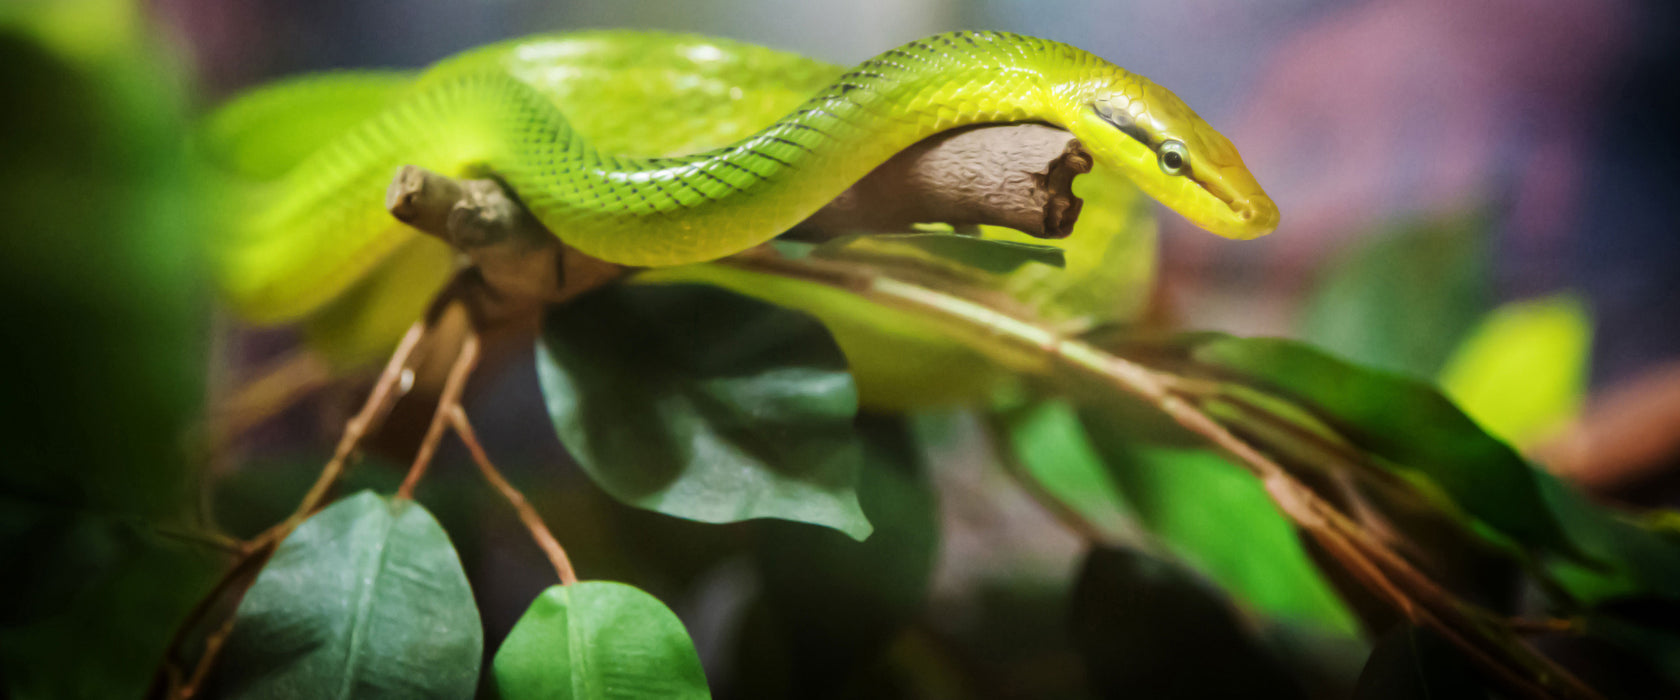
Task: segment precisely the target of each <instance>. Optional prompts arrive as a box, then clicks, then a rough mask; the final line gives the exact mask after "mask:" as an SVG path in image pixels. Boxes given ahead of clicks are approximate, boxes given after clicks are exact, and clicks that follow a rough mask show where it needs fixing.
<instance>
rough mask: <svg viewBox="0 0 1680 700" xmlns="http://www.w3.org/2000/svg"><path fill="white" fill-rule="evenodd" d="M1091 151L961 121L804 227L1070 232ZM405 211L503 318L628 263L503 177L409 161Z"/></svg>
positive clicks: (1057, 133)
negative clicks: (592, 253)
mask: <svg viewBox="0 0 1680 700" xmlns="http://www.w3.org/2000/svg"><path fill="white" fill-rule="evenodd" d="M1090 170H1091V156H1090V154H1088V153H1086V152H1085V150H1084V148H1083V147H1081V146H1080V145H1079V141H1078V140H1076V139H1074V138H1073V136H1072V135H1071V134H1069V133H1068V132H1066V131H1063V130H1061V129H1057V128H1054V127H1049V126H1044V125H1042V124H1014V125H1004V126H985V127H975V128H970V129H958V130H954V131H950V132H946V133H942V134H938V135H935V136H932V137H930V138H927V139H925V140H923V141H921V142H919V143H917V144H916V145H914V146H911V147H910V148H908V149H906V150H904V151H903V152H901V153H899V154H898V155H897V156H894V157H893V158H892V159H891V160H888V161H887V162H886V163H884V164H882V165H881V166H880V167H878V168H876V169H875V170H874V171H872V172H871V173H870V174H869V175H868V176H866V177H864V178H863V179H862V180H860V181H859V182H858V183H857V184H855V185H853V186H852V187H851V189H848V190H846V191H845V192H844V193H843V194H841V195H840V196H839V197H838V198H836V199H835V200H834V201H833V202H831V203H830V204H829V205H828V206H826V207H824V208H823V209H822V210H821V211H818V212H817V213H816V214H814V215H812V216H811V217H810V218H808V219H806V220H805V221H804V222H803V223H801V224H800V225H799V226H798V227H796V228H795V229H794V233H795V234H796V235H798V236H800V237H804V238H816V239H826V238H832V237H835V236H840V235H844V234H850V233H859V232H866V233H881V232H905V231H909V230H910V228H911V225H912V224H917V223H935V222H937V223H948V224H953V225H959V226H967V225H977V224H986V225H997V226H1007V227H1009V228H1014V229H1018V230H1021V231H1024V232H1026V233H1028V234H1031V235H1034V236H1039V237H1049V238H1060V237H1063V236H1066V235H1067V234H1068V233H1070V232H1072V231H1073V225H1074V223H1075V222H1076V221H1078V219H1079V210H1080V206H1081V201H1080V200H1079V198H1078V197H1075V196H1074V195H1073V178H1074V176H1076V175H1079V174H1081V173H1086V172H1090ZM385 205H386V208H387V209H389V210H390V212H391V215H392V216H394V217H396V219H397V220H398V221H402V222H403V223H406V224H408V225H410V226H412V227H414V228H415V229H417V230H419V231H420V232H422V233H425V234H428V235H431V236H435V237H437V238H439V239H441V240H443V241H444V242H446V243H448V244H449V245H451V246H453V247H454V248H455V249H457V250H459V251H461V252H462V253H463V254H465V255H466V257H467V258H468V259H469V260H470V261H471V263H472V266H473V267H475V268H476V269H477V270H478V271H479V273H480V274H481V275H482V276H483V280H484V284H485V287H486V288H487V291H488V294H486V295H485V298H484V299H483V300H482V301H483V307H482V308H480V309H477V311H478V312H479V315H480V316H481V318H482V320H483V321H484V322H485V323H487V324H489V325H495V324H497V323H499V322H501V321H502V320H505V319H507V318H509V317H510V316H514V315H520V314H530V313H536V312H537V311H538V310H539V309H540V308H541V306H542V305H543V304H551V303H557V302H562V301H565V300H567V299H571V298H573V297H575V296H577V295H579V294H582V293H584V292H587V291H589V290H591V289H595V288H597V287H600V286H602V285H604V284H607V283H610V282H612V281H615V280H617V279H619V278H620V277H622V276H623V275H625V274H626V273H627V272H628V269H627V268H625V267H623V266H620V265H614V264H612V263H607V262H603V261H600V260H596V259H595V258H592V257H589V256H587V255H584V254H582V253H580V252H578V251H576V250H574V249H572V248H570V247H568V246H566V245H565V244H563V243H561V242H560V240H559V239H558V238H556V237H555V236H554V235H553V234H552V233H550V232H548V230H547V229H545V228H543V226H542V224H540V223H538V222H537V221H536V220H535V219H534V218H533V217H532V216H531V215H530V213H529V212H527V211H525V209H524V207H522V206H520V205H519V203H518V202H517V201H515V200H514V199H513V198H512V197H511V196H509V195H508V193H507V191H506V190H505V189H504V188H503V187H502V186H501V183H499V182H497V181H495V180H489V179H481V180H456V179H454V178H450V177H446V176H444V175H440V174H438V173H434V172H431V171H429V170H426V169H424V168H420V167H417V166H412V165H405V166H403V167H402V168H401V169H400V170H398V172H397V174H396V177H394V178H393V179H392V180H391V186H390V188H389V189H388V190H387V191H386V196H385Z"/></svg>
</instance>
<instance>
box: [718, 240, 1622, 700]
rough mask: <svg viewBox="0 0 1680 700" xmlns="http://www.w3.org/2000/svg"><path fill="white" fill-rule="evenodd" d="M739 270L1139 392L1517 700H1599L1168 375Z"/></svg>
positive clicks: (904, 295) (864, 279) (1084, 346)
mask: <svg viewBox="0 0 1680 700" xmlns="http://www.w3.org/2000/svg"><path fill="white" fill-rule="evenodd" d="M723 264H726V265H731V266H734V267H737V268H739V269H743V270H747V271H751V272H758V273H762V274H769V275H776V276H780V277H787V278H792V279H799V280H803V281H807V282H814V283H818V284H825V285H828V286H832V287H836V288H839V289H842V290H845V291H849V292H851V293H853V294H857V295H858V296H861V297H864V298H866V299H868V300H870V301H872V302H875V303H879V304H881V305H883V306H888V307H891V308H895V309H899V310H902V311H907V312H911V313H915V314H917V315H919V316H922V317H924V318H927V319H928V320H929V321H931V322H933V323H934V324H935V325H936V326H938V327H940V328H944V329H948V330H951V331H953V332H954V334H955V335H957V336H958V337H960V338H963V339H965V340H966V341H967V342H969V343H970V344H971V345H972V346H973V347H974V348H975V349H976V350H979V351H981V352H984V353H986V354H987V355H988V356H990V357H992V358H993V359H995V360H997V361H999V362H1001V363H1004V364H1006V365H1007V366H1012V367H1018V366H1020V364H1021V361H1022V359H1023V357H1025V356H1037V357H1039V358H1042V359H1043V360H1044V361H1046V364H1047V366H1049V367H1051V368H1060V369H1061V370H1065V371H1071V372H1073V373H1075V374H1077V375H1081V376H1082V377H1084V378H1086V379H1090V380H1096V381H1100V382H1102V383H1104V384H1107V385H1109V386H1112V387H1113V388H1115V389H1118V390H1120V391H1122V392H1124V393H1126V394H1130V395H1133V396H1136V397H1139V398H1141V399H1143V400H1145V401H1147V402H1148V403H1150V404H1151V405H1153V406H1154V407H1155V408H1156V409H1157V410H1160V411H1161V412H1163V413H1165V414H1167V415H1168V416H1170V417H1171V418H1173V419H1174V420H1175V421H1176V422H1178V423H1179V424H1180V425H1182V426H1183V427H1185V428H1186V429H1188V430H1190V431H1191V432H1193V433H1195V434H1197V435H1199V436H1201V437H1202V438H1203V439H1206V440H1207V441H1208V442H1209V443H1211V444H1212V445H1214V446H1216V447H1218V448H1219V449H1221V450H1223V451H1225V452H1227V453H1228V454H1230V455H1231V456H1232V457H1233V458H1235V460H1236V461H1237V463H1238V464H1240V465H1242V466H1243V467H1245V468H1247V469H1248V470H1249V471H1250V472H1251V473H1253V474H1254V475H1255V476H1256V477H1257V478H1259V479H1260V480H1261V482H1262V483H1263V484H1264V485H1265V487H1266V491H1267V493H1268V494H1269V495H1270V496H1271V498H1272V501H1273V503H1275V504H1276V505H1277V506H1278V508H1279V510H1280V511H1282V512H1283V513H1284V515H1285V516H1287V517H1288V518H1289V519H1290V520H1291V521H1292V522H1294V523H1295V524H1296V525H1297V526H1298V527H1301V528H1302V529H1303V530H1305V531H1306V532H1308V533H1309V534H1311V535H1312V536H1313V537H1314V538H1315V539H1316V540H1317V541H1318V542H1319V543H1320V544H1321V545H1323V546H1324V547H1325V549H1326V550H1327V551H1329V552H1330V553H1331V555H1332V556H1333V557H1335V558H1336V560H1337V561H1339V562H1341V563H1342V565H1343V566H1344V567H1346V568H1347V569H1348V571H1349V572H1350V573H1352V574H1353V575H1354V576H1355V577H1356V578H1358V579H1359V580H1361V581H1362V582H1364V583H1366V585H1368V586H1369V587H1371V588H1372V590H1373V591H1374V592H1376V593H1377V594H1378V595H1379V596H1381V597H1382V598H1384V599H1386V600H1387V601H1388V602H1389V603H1390V604H1391V605H1393V606H1394V607H1395V608H1396V609H1398V610H1399V611H1400V612H1401V613H1402V614H1404V615H1405V616H1406V617H1407V618H1408V619H1410V620H1412V621H1414V622H1416V623H1418V624H1421V625H1425V626H1428V627H1430V628H1432V629H1435V630H1437V631H1438V632H1440V633H1441V634H1442V635H1443V636H1444V637H1446V638H1447V639H1448V640H1449V641H1451V642H1452V643H1454V644H1455V645H1456V646H1458V647H1459V648H1460V649H1462V650H1463V651H1465V652H1466V653H1467V654H1468V655H1470V656H1471V657H1472V658H1473V659H1475V660H1476V661H1477V662H1479V663H1480V664H1481V665H1482V666H1483V667H1484V668H1486V669H1487V670H1488V671H1489V672H1491V673H1493V674H1494V675H1495V676H1496V677H1498V678H1499V679H1500V680H1501V681H1503V682H1504V683H1505V684H1506V685H1507V686H1509V688H1510V689H1511V690H1513V691H1515V692H1518V693H1520V694H1521V695H1522V696H1524V697H1533V698H1553V697H1555V698H1572V699H1575V698H1578V699H1582V700H1588V699H1596V698H1600V697H1601V696H1600V695H1599V694H1598V693H1597V692H1595V691H1593V690H1592V689H1591V688H1589V687H1587V686H1586V685H1585V684H1583V683H1581V681H1580V680H1579V679H1577V678H1575V677H1574V676H1573V675H1572V674H1570V673H1569V672H1568V671H1566V670H1565V669H1563V668H1562V667H1560V666H1558V665H1557V664H1556V663H1554V662H1552V661H1551V660H1550V659H1548V658H1546V657H1545V656H1542V655H1540V654H1538V653H1537V652H1535V651H1534V650H1532V649H1530V648H1529V647H1527V646H1526V645H1525V644H1523V643H1522V642H1521V640H1520V639H1518V637H1517V635H1516V634H1515V633H1514V632H1513V631H1512V630H1511V629H1510V627H1509V626H1508V625H1505V624H1503V623H1502V622H1501V621H1499V619H1498V618H1497V617H1496V616H1494V615H1493V614H1492V613H1491V612H1489V611H1485V610H1482V609H1480V608H1477V607H1475V606H1472V605H1470V604H1469V603H1467V602H1465V601H1462V600H1460V599H1458V598H1457V597H1456V596H1454V595H1452V594H1451V593H1450V592H1448V591H1446V590H1445V589H1443V588H1441V587H1440V586H1439V585H1437V584H1436V583H1435V582H1434V581H1433V580H1431V579H1430V578H1428V577H1427V576H1425V575H1424V574H1423V573H1422V572H1420V571H1418V570H1417V569H1416V568H1415V567H1413V566H1412V565H1411V564H1410V563H1409V562H1407V561H1406V560H1405V559H1404V558H1403V557H1401V556H1400V555H1398V554H1396V553H1394V552H1393V551H1392V550H1390V549H1389V548H1388V547H1387V546H1385V545H1384V544H1382V543H1381V542H1380V541H1378V540H1377V539H1376V538H1373V537H1371V536H1370V535H1369V534H1368V533H1366V532H1365V531H1364V530H1363V529H1362V528H1360V527H1359V526H1358V525H1357V524H1356V523H1354V522H1353V521H1352V520H1350V519H1348V518H1347V517H1346V516H1344V515H1343V514H1342V513H1340V512H1339V511H1337V510H1336V509H1335V508H1334V507H1333V506H1331V505H1330V504H1329V503H1327V502H1326V501H1324V500H1323V499H1322V498H1320V497H1319V496H1318V495H1317V494H1316V493H1314V492H1313V491H1312V490H1311V489H1310V488H1308V487H1307V486H1306V485H1304V484H1302V483H1301V482H1300V481H1299V480H1297V479H1295V478H1294V476H1292V475H1291V474H1289V472H1288V471H1287V470H1285V469H1284V468H1283V466H1282V465H1280V464H1279V463H1278V462H1276V461H1275V460H1273V459H1272V458H1271V457H1269V456H1267V455H1266V454H1265V453H1263V452H1262V451H1261V450H1259V449H1257V448H1256V447H1255V446H1253V445H1251V444H1249V443H1247V442H1245V441H1243V440H1242V439H1240V438H1238V437H1237V436H1236V435H1234V434H1233V433H1231V432H1230V431H1229V430H1227V429H1226V428H1225V427H1224V426H1223V425H1221V424H1219V422H1218V421H1216V420H1214V419H1213V418H1212V417H1211V416H1209V415H1208V414H1207V413H1205V412H1203V411H1202V410H1201V409H1200V408H1198V407H1197V406H1195V405H1194V404H1192V403H1191V402H1190V401H1188V400H1186V398H1185V397H1184V396H1181V395H1180V394H1179V393H1177V392H1175V391H1173V390H1172V389H1171V386H1172V383H1173V377H1172V375H1168V374H1165V373H1161V372H1157V371H1155V370H1152V369H1150V368H1147V367H1144V366H1142V365H1139V364H1136V363H1133V362H1131V361H1128V360H1126V359H1124V358H1122V357H1119V356H1117V355H1114V354H1112V353H1109V352H1107V351H1104V350H1102V349H1100V348H1098V347H1096V346H1094V345H1091V344H1090V343H1086V342H1083V341H1080V340H1077V339H1071V338H1065V337H1062V336H1061V335H1059V334H1057V333H1055V332H1053V331H1050V330H1046V329H1044V328H1042V327H1040V326H1038V325H1036V324H1034V323H1033V322H1032V321H1030V320H1028V319H1023V318H1018V317H1015V316H1012V315H1010V314H1008V313H1005V312H1003V311H999V310H997V309H993V308H990V307H987V306H985V305H983V304H980V303H977V302H975V301H972V300H970V299H967V298H964V297H962V296H959V295H958V294H955V293H953V292H950V291H945V290H936V289H932V288H929V287H924V286H919V285H915V284H910V283H906V282H903V281H899V280H896V279H892V278H890V277H885V276H882V275H879V274H874V273H872V272H870V271H868V270H864V269H858V268H856V267H845V266H838V265H834V264H832V263H826V262H824V261H821V260H811V259H803V260H787V259H784V258H781V257H780V256H777V255H775V254H774V253H773V252H770V251H766V250H763V249H759V250H755V251H749V252H748V253H746V254H743V255H740V256H736V257H735V258H731V259H729V260H726V261H724V262H723Z"/></svg>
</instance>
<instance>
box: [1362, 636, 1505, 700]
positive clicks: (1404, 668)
mask: <svg viewBox="0 0 1680 700" xmlns="http://www.w3.org/2000/svg"><path fill="white" fill-rule="evenodd" d="M1353 697H1354V698H1355V699H1356V700H1389V699H1391V698H1392V699H1393V700H1412V699H1413V698H1488V697H1496V696H1494V695H1493V694H1491V693H1489V692H1488V689H1487V688H1486V687H1485V685H1484V681H1483V679H1482V677H1481V674H1480V673H1478V672H1477V670H1476V668H1475V667H1474V666H1472V665H1471V664H1470V661H1469V660H1468V659H1466V658H1465V657H1464V653H1463V652H1462V651H1459V650H1458V649H1457V648H1455V647H1453V646H1452V645H1451V644H1450V643H1448V642H1447V641H1446V640H1443V639H1441V637H1440V636H1439V635H1436V634H1435V633H1434V632H1431V631H1429V630H1427V629H1423V628H1420V627H1414V626H1412V625H1399V626H1397V627H1395V628H1394V629H1392V630H1389V632H1388V633H1387V634H1384V635H1383V636H1382V639H1380V640H1377V645H1376V647H1375V648H1373V649H1372V650H1371V657H1370V658H1369V659H1368V660H1366V662H1365V670H1364V671H1361V672H1360V674H1359V686H1358V687H1357V688H1356V689H1355V690H1354V694H1353Z"/></svg>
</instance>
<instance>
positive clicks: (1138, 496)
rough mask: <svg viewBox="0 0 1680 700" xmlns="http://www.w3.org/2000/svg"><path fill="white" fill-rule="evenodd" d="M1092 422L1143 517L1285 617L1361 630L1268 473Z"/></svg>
mask: <svg viewBox="0 0 1680 700" xmlns="http://www.w3.org/2000/svg"><path fill="white" fill-rule="evenodd" d="M1083 420H1084V423H1085V426H1086V428H1087V430H1088V431H1089V435H1090V439H1091V441H1092V443H1094V444H1095V445H1096V448H1097V450H1098V452H1099V453H1100V454H1101V455H1102V456H1103V459H1104V461H1105V462H1106V463H1107V465H1108V468H1109V470H1110V472H1111V474H1112V475H1113V478H1114V479H1115V481H1116V482H1117V483H1118V484H1119V486H1120V492H1121V493H1122V494H1124V497H1125V499H1126V503H1127V505H1129V506H1130V507H1131V509H1132V511H1133V512H1134V513H1135V514H1136V517H1137V519H1138V521H1139V522H1140V523H1141V524H1142V525H1143V526H1144V527H1145V528H1147V529H1148V530H1149V531H1150V532H1152V533H1154V534H1155V535H1156V536H1157V537H1159V538H1161V540H1162V541H1163V542H1165V543H1166V544H1167V546H1168V547H1169V548H1171V550H1172V551H1173V553H1174V554H1177V555H1178V556H1179V557H1181V558H1182V559H1183V560H1184V561H1185V562H1186V563H1188V564H1190V565H1192V566H1194V567H1195V568H1196V570H1197V571H1198V572H1201V573H1202V574H1203V575H1205V576H1207V577H1208V578H1210V579H1212V580H1213V581H1215V582H1217V583H1218V584H1219V585H1220V586H1222V587H1224V588H1225V589H1226V590H1228V591H1230V592H1231V595H1232V596H1233V597H1235V598H1237V599H1238V600H1241V601H1243V602H1245V603H1247V604H1250V605H1253V606H1255V607H1256V608H1259V609H1261V610H1264V611H1266V613H1267V614H1269V615H1272V616H1274V617H1277V618H1279V619H1282V620H1290V621H1294V622H1300V623H1305V624H1309V625H1313V626H1315V627H1317V628H1319V629H1321V630H1325V631H1328V632H1334V633H1337V634H1342V635H1354V634H1356V633H1357V631H1358V625H1357V623H1356V622H1355V620H1354V619H1353V615H1352V614H1351V613H1350V612H1349V611H1348V609H1347V607H1346V606H1345V605H1344V604H1343V603H1342V601H1341V599H1340V598H1338V597H1337V596H1336V594H1335V592H1334V591H1332V590H1331V588H1330V585H1329V583H1328V582H1326V581H1325V579H1324V576H1323V574H1321V573H1320V572H1319V570H1318V568H1317V567H1316V566H1314V565H1313V563H1312V560H1311V559H1310V558H1308V556H1307V552H1306V550H1305V549H1304V548H1303V547H1302V544H1301V541H1300V539H1299V538H1297V537H1296V535H1295V529H1294V527H1293V526H1292V525H1291V524H1290V523H1289V521H1288V520H1286V519H1285V518H1284V517H1283V515H1282V514H1280V513H1278V511H1277V507H1276V506H1275V505H1273V504H1272V501H1271V498H1270V497H1268V496H1267V495H1266V490H1265V487H1263V486H1261V484H1260V482H1259V480H1257V479H1255V478H1254V477H1253V476H1252V475H1250V474H1249V473H1248V472H1245V471H1243V470H1242V469H1240V468H1238V467H1237V466H1236V465H1234V464H1231V463H1230V462H1228V461H1226V460H1225V459H1224V458H1223V457H1220V456H1219V455H1217V454H1215V453H1212V452H1208V451H1206V450H1200V449H1194V450H1187V449H1175V448H1168V447H1158V446H1153V445H1149V444H1147V443H1144V442H1141V441H1138V440H1135V439H1130V438H1128V436H1127V434H1126V431H1125V429H1124V426H1123V425H1121V424H1117V423H1116V422H1115V421H1113V420H1112V419H1110V418H1108V417H1107V416H1105V415H1103V414H1100V413H1094V412H1086V413H1085V414H1084V416H1083Z"/></svg>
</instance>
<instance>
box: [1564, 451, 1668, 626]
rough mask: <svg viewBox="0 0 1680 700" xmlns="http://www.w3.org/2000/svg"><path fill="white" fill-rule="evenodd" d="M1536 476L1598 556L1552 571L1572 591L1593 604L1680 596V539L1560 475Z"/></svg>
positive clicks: (1581, 543) (1573, 533) (1579, 542)
mask: <svg viewBox="0 0 1680 700" xmlns="http://www.w3.org/2000/svg"><path fill="white" fill-rule="evenodd" d="M1534 478H1535V480H1536V482H1537V483H1538V484H1539V486H1540V490H1541V493H1542V494H1543V495H1544V497H1545V499H1546V503H1547V505H1549V506H1550V507H1551V509H1552V512H1553V513H1556V514H1557V517H1558V519H1559V521H1561V522H1562V523H1563V527H1564V529H1565V530H1566V531H1567V532H1568V533H1569V537H1570V538H1571V540H1573V541H1574V542H1575V546H1577V547H1579V548H1580V549H1581V551H1584V552H1589V553H1591V555H1592V558H1593V561H1591V562H1587V563H1584V564H1583V563H1574V562H1568V561H1560V562H1555V563H1554V564H1553V566H1552V570H1551V573H1552V575H1553V576H1554V577H1555V578H1556V579H1557V580H1558V581H1559V582H1560V583H1562V584H1563V586H1564V587H1565V588H1566V589H1567V590H1568V591H1569V592H1570V594H1571V595H1573V596H1574V597H1575V598H1576V599H1577V600H1579V601H1581V602H1583V603H1587V604H1589V605H1590V604H1593V603H1597V602H1599V601H1602V600H1606V599H1609V598H1614V597H1621V596H1628V595H1645V594H1654V595H1661V596H1667V597H1668V598H1669V599H1670V600H1675V601H1680V541H1676V539H1675V538H1673V537H1666V536H1664V535H1662V534H1660V533H1658V532H1654V531H1652V530H1650V529H1649V528H1647V527H1644V526H1642V525H1641V524H1639V523H1635V522H1633V521H1631V520H1629V519H1628V518H1627V517H1626V516H1623V515H1621V514H1618V513H1616V512H1615V511H1613V510H1611V509H1609V508H1605V507H1603V506H1600V505H1598V504H1595V503H1593V502H1591V501H1589V500H1587V497H1586V496H1584V495H1582V494H1581V493H1579V492H1577V491H1575V490H1574V489H1571V488H1570V487H1569V486H1568V485H1567V484H1564V483H1563V482H1562V481H1560V480H1559V479H1558V478H1557V477H1555V476H1552V475H1550V474H1546V473H1543V472H1536V473H1535V475H1534Z"/></svg>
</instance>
